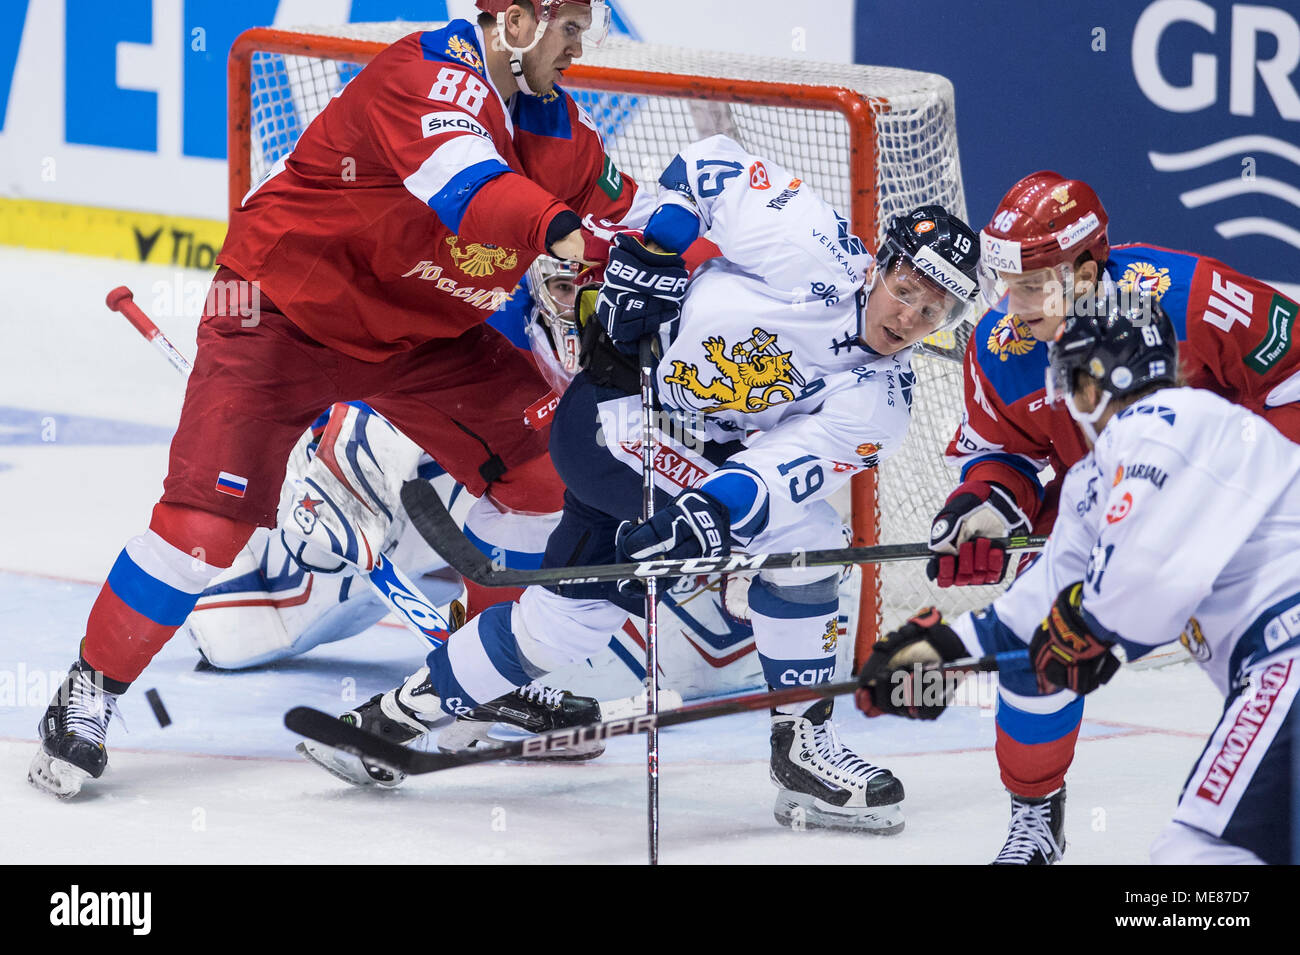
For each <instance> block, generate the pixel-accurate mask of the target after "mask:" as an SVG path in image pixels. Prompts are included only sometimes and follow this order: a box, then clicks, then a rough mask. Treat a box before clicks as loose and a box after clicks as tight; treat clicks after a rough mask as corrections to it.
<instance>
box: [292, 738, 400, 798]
mask: <svg viewBox="0 0 1300 955" xmlns="http://www.w3.org/2000/svg"><path fill="white" fill-rule="evenodd" d="M294 751H295V752H296V753H298V755H299V756H301V757H302V758H303V759H305V760H307V761H308V762H309V763H315V764H316V765H317V766H319V767H320V768H321V769H323V770H325V772H327V773H329V774H330V775H331V776H334V777H336V778H338V779H341V780H343V781H344V782H345V783H350V784H352V785H353V786H356V787H357V788H359V789H395V788H396V787H397V786H400V785H401V783H402V780H404V779H405V778H406V774H405V773H398V772H394V771H393V770H391V769H390V770H388V771H389V772H391V773H393V779H392V780H390V781H388V782H383V781H381V780H378V779H375V778H374V777H373V776H371V775H370V773H369V772H368V771H367V770H366V764H365V763H363V762H362V761H361V757H360V756H354V755H352V754H351V753H345V752H343V751H342V750H340V749H334V748H333V747H332V746H325V745H324V744H322V743H316V742H305V741H304V742H302V743H299V744H298V745H297V746H295V747H294Z"/></svg>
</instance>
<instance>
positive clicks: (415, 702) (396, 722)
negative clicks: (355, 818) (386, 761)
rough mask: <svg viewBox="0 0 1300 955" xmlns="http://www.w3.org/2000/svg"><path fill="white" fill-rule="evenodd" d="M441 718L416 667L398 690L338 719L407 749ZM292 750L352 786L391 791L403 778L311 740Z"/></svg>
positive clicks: (430, 689)
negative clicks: (374, 787) (405, 746)
mask: <svg viewBox="0 0 1300 955" xmlns="http://www.w3.org/2000/svg"><path fill="white" fill-rule="evenodd" d="M445 717H446V714H445V713H443V711H442V701H441V700H439V699H438V695H437V694H436V693H434V692H433V685H432V684H431V683H430V682H429V668H428V667H420V669H418V670H416V671H415V672H414V673H412V674H411V675H410V676H409V677H407V678H406V680H405V682H403V683H402V685H401V686H399V687H396V688H395V689H392V690H389V691H388V692H387V693H380V694H377V695H376V696H372V697H371V698H370V699H369V700H367V701H366V702H365V703H362V704H361V705H360V706H358V707H357V708H356V709H355V710H349V711H348V712H346V713H344V714H343V715H342V716H340V717H339V719H341V720H342V721H343V722H345V723H350V724H352V725H353V726H356V727H358V728H359V729H363V730H365V731H366V732H369V733H374V734H375V735H376V736H382V737H383V738H384V739H386V740H389V741H390V742H393V743H400V744H402V745H409V744H410V743H413V742H415V741H416V740H418V739H420V738H421V737H423V736H424V735H425V734H426V733H428V732H429V731H430V730H431V729H433V728H434V726H435V725H436V724H438V723H440V722H442V720H443V719H444V718H445ZM294 748H295V749H296V750H297V751H298V752H299V753H300V754H301V755H302V756H303V757H304V758H305V759H308V760H310V761H312V762H313V763H315V764H316V765H318V766H320V767H321V768H322V769H324V770H325V771H326V772H328V773H332V774H333V775H335V776H337V777H338V778H339V779H341V780H343V781H344V782H348V783H351V784H352V785H354V786H378V787H379V788H381V789H393V788H395V787H397V786H399V785H401V783H402V780H404V779H405V778H406V774H405V773H403V772H398V771H396V770H392V769H389V768H388V767H387V766H382V765H380V764H379V763H376V762H374V761H372V760H369V759H364V758H362V757H360V756H356V755H354V754H352V753H347V752H344V751H343V750H340V749H335V748H334V747H332V746H326V745H325V744H324V743H318V742H316V741H315V740H304V741H303V742H301V743H299V744H298V745H297V746H296V747H294Z"/></svg>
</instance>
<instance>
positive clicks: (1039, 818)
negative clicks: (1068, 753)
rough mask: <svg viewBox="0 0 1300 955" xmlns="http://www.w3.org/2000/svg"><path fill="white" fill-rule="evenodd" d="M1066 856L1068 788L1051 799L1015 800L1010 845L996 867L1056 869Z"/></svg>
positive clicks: (1060, 790) (1050, 797)
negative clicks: (1050, 866) (1046, 866)
mask: <svg viewBox="0 0 1300 955" xmlns="http://www.w3.org/2000/svg"><path fill="white" fill-rule="evenodd" d="M1063 855H1065V787H1064V786H1062V787H1061V788H1060V789H1058V790H1057V791H1056V792H1054V793H1052V794H1051V795H1050V796H1043V797H1042V798H1041V799H1029V798H1027V797H1024V796H1017V795H1015V794H1012V796H1011V825H1010V827H1009V828H1008V830H1007V841H1006V843H1005V844H1004V845H1003V846H1002V851H1001V852H999V853H998V856H997V858H996V859H994V860H993V862H992V863H991V864H992V865H1052V864H1053V863H1056V862H1060V861H1061V857H1062V856H1063Z"/></svg>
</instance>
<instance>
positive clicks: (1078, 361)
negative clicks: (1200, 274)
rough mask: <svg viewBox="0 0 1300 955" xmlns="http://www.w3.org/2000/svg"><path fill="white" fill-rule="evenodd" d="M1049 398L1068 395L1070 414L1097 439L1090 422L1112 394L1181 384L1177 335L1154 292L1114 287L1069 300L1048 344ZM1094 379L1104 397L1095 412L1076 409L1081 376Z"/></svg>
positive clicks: (1099, 415) (1128, 393)
mask: <svg viewBox="0 0 1300 955" xmlns="http://www.w3.org/2000/svg"><path fill="white" fill-rule="evenodd" d="M1048 361H1049V365H1048V369H1047V397H1048V400H1049V401H1057V400H1059V399H1061V398H1064V400H1065V401H1066V403H1067V404H1068V405H1069V408H1070V414H1071V415H1072V416H1073V417H1074V419H1075V420H1076V421H1078V422H1079V423H1080V424H1081V425H1084V426H1085V428H1084V430H1085V431H1086V432H1089V433H1090V435H1089V436H1090V437H1092V438H1093V439H1094V440H1095V439H1096V436H1095V434H1093V433H1091V432H1092V427H1091V425H1092V423H1093V422H1094V421H1096V420H1097V419H1098V418H1099V417H1101V414H1102V413H1103V412H1104V411H1105V409H1106V405H1107V404H1109V403H1110V400H1111V399H1112V398H1123V397H1125V396H1126V395H1131V394H1134V393H1136V392H1138V391H1140V390H1142V389H1144V388H1148V387H1150V386H1151V385H1153V384H1169V385H1173V384H1177V381H1178V333H1177V331H1176V330H1175V329H1174V323H1173V321H1172V320H1171V319H1170V317H1169V314H1168V313H1167V312H1166V311H1165V310H1164V309H1163V308H1162V307H1161V305H1160V302H1159V301H1158V300H1157V299H1156V298H1155V296H1153V295H1147V294H1126V293H1124V292H1120V291H1116V290H1115V289H1113V288H1112V289H1110V290H1101V291H1099V292H1098V293H1097V294H1095V295H1083V296H1080V297H1078V298H1077V299H1075V300H1074V302H1073V303H1072V304H1071V307H1070V310H1069V312H1068V314H1067V315H1066V316H1065V320H1064V321H1063V322H1062V323H1061V326H1060V328H1058V329H1057V331H1056V340H1055V341H1054V342H1052V343H1051V344H1050V345H1049V346H1048ZM1080 374H1084V375H1087V376H1088V377H1090V378H1092V379H1094V380H1095V381H1096V382H1097V384H1098V385H1099V386H1100V387H1101V390H1102V392H1103V393H1104V395H1105V397H1104V398H1103V399H1102V401H1101V402H1100V403H1099V404H1098V406H1097V408H1096V409H1094V410H1093V411H1092V412H1091V413H1088V414H1084V413H1082V412H1079V411H1078V410H1077V408H1076V407H1075V404H1074V400H1073V392H1074V388H1075V385H1076V383H1077V379H1078V375H1080Z"/></svg>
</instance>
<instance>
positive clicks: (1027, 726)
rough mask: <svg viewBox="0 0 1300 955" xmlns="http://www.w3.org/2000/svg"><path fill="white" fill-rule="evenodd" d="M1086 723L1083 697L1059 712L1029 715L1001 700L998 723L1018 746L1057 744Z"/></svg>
mask: <svg viewBox="0 0 1300 955" xmlns="http://www.w3.org/2000/svg"><path fill="white" fill-rule="evenodd" d="M1082 720H1083V698H1082V697H1079V698H1078V699H1076V700H1074V701H1072V702H1071V703H1069V704H1067V705H1066V706H1065V707H1063V708H1062V709H1059V710H1057V711H1056V712H1055V713H1027V712H1025V711H1024V710H1021V709H1017V708H1016V707H1014V706H1012V705H1011V704H1010V703H1008V702H1007V701H1006V700H1005V699H1003V698H1002V697H1001V696H999V697H998V713H997V724H998V726H999V727H1001V728H1002V730H1003V731H1004V732H1005V733H1006V734H1007V735H1008V736H1010V737H1011V738H1012V739H1013V740H1015V741H1016V742H1017V743H1025V744H1032V743H1053V742H1055V741H1056V740H1058V739H1062V738H1064V737H1066V736H1068V735H1070V733H1072V732H1074V730H1075V727H1077V726H1078V725H1079V723H1080V722H1082Z"/></svg>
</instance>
